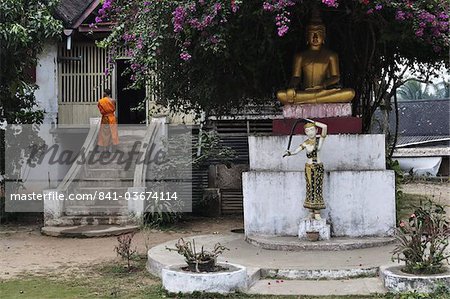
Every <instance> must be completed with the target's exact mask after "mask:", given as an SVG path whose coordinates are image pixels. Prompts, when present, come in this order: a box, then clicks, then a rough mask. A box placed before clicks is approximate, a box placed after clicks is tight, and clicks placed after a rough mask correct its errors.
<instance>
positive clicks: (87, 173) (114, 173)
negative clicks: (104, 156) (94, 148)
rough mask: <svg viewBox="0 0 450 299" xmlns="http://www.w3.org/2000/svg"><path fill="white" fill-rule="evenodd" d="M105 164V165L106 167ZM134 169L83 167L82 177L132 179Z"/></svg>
mask: <svg viewBox="0 0 450 299" xmlns="http://www.w3.org/2000/svg"><path fill="white" fill-rule="evenodd" d="M106 166H107V165H105V167H106ZM133 177H134V169H128V170H123V169H114V168H85V169H84V171H83V172H82V178H99V179H100V178H115V179H119V178H120V179H122V178H129V179H133Z"/></svg>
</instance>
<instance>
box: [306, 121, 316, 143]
mask: <svg viewBox="0 0 450 299" xmlns="http://www.w3.org/2000/svg"><path fill="white" fill-rule="evenodd" d="M303 127H304V128H305V134H306V136H308V138H309V139H312V138H315V137H316V134H317V129H316V126H315V125H314V124H313V123H306V124H305V125H304V126H303Z"/></svg>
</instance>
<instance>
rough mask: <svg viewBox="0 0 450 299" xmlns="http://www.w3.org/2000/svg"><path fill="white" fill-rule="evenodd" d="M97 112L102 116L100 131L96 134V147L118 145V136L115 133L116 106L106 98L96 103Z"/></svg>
mask: <svg viewBox="0 0 450 299" xmlns="http://www.w3.org/2000/svg"><path fill="white" fill-rule="evenodd" d="M97 106H98V110H100V113H101V114H102V122H101V126H100V131H99V132H98V143H97V144H98V145H99V146H109V145H110V144H111V143H112V144H114V145H116V144H119V135H118V133H117V120H116V116H115V115H114V112H115V111H116V105H115V104H114V102H113V101H112V100H111V99H109V98H108V97H104V98H101V99H100V100H99V101H98V104H97Z"/></svg>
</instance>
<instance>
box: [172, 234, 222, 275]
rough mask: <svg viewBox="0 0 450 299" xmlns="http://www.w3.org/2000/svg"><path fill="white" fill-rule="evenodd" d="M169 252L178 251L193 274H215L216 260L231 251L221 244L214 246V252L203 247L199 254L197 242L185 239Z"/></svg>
mask: <svg viewBox="0 0 450 299" xmlns="http://www.w3.org/2000/svg"><path fill="white" fill-rule="evenodd" d="M166 249H167V250H169V251H176V252H178V254H180V255H182V256H184V258H185V260H186V263H187V264H188V266H187V270H188V271H191V272H215V271H217V266H216V260H217V257H218V256H219V255H221V254H222V253H223V252H224V251H225V250H229V249H228V248H226V247H225V246H222V245H221V244H220V243H216V244H215V245H214V249H213V250H212V251H206V250H204V248H203V246H202V247H201V250H200V251H198V252H197V249H196V247H195V240H194V239H193V240H192V242H190V241H184V239H183V238H181V239H179V240H178V241H177V243H176V244H175V248H168V247H166Z"/></svg>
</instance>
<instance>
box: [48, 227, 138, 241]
mask: <svg viewBox="0 0 450 299" xmlns="http://www.w3.org/2000/svg"><path fill="white" fill-rule="evenodd" d="M138 230H139V227H137V226H135V225H114V224H103V225H78V226H44V227H43V228H42V229H41V232H42V233H43V234H44V235H47V236H52V237H68V238H95V237H108V236H118V235H122V234H126V233H130V232H136V231H138Z"/></svg>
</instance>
